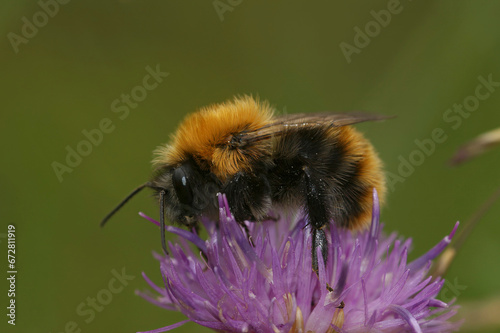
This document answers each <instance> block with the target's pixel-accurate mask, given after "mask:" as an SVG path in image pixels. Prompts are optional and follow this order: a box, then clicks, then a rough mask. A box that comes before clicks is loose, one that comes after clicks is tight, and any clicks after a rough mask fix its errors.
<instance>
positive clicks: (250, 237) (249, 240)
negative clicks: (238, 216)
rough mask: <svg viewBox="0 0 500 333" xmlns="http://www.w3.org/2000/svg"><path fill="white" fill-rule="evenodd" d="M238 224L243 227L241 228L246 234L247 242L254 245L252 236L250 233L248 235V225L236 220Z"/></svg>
mask: <svg viewBox="0 0 500 333" xmlns="http://www.w3.org/2000/svg"><path fill="white" fill-rule="evenodd" d="M238 224H239V225H241V226H242V227H243V230H245V234H246V235H247V238H248V242H249V243H250V244H251V245H252V246H253V247H255V244H254V242H253V238H252V235H250V230H249V229H248V226H247V225H246V224H245V222H243V221H238Z"/></svg>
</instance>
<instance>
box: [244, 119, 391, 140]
mask: <svg viewBox="0 0 500 333" xmlns="http://www.w3.org/2000/svg"><path fill="white" fill-rule="evenodd" d="M390 118H394V116H384V115H378V114H371V113H363V112H351V113H331V112H320V113H296V114H290V115H282V116H277V117H276V118H275V120H274V121H273V122H271V123H270V124H269V125H267V126H264V127H261V128H259V129H258V130H256V131H255V132H253V133H252V136H253V137H252V138H251V139H249V140H248V141H253V142H255V141H261V140H266V139H269V138H271V137H273V136H279V135H280V133H282V132H283V131H285V130H286V129H288V128H292V127H305V126H315V125H326V124H329V125H330V126H333V127H340V126H347V125H353V124H357V123H362V122H365V121H380V120H385V119H390Z"/></svg>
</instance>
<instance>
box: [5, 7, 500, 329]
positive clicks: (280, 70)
mask: <svg viewBox="0 0 500 333" xmlns="http://www.w3.org/2000/svg"><path fill="white" fill-rule="evenodd" d="M226 1H227V0H223V2H224V3H226ZM239 2H240V3H239ZM232 3H233V5H230V6H231V9H232V10H231V11H227V12H225V13H223V19H224V20H223V21H222V20H221V18H220V16H219V14H218V13H217V11H216V9H215V8H214V4H213V2H212V1H184V2H181V1H134V0H122V1H118V0H116V1H95V0H94V1H90V0H86V1H76V0H75V1H70V2H69V3H67V4H65V5H60V6H59V12H58V13H57V14H55V15H54V17H51V18H49V20H48V23H47V24H46V25H45V26H43V27H41V28H39V29H38V32H37V33H36V35H35V36H34V37H32V38H29V39H28V40H27V43H24V44H20V45H18V52H17V53H16V52H15V51H14V48H13V46H12V45H11V42H10V41H9V39H8V34H9V33H11V32H12V33H15V34H17V35H21V34H22V31H21V29H22V26H23V24H24V23H23V21H22V18H23V17H26V18H28V20H29V21H31V22H33V15H34V14H36V13H37V12H39V11H40V10H41V9H40V7H39V5H38V4H37V3H36V2H35V1H21V0H18V1H15V2H11V1H3V2H2V3H1V4H0V17H1V20H0V23H1V33H0V34H1V35H2V36H3V37H2V39H1V41H0V60H1V62H0V63H1V90H0V91H1V95H2V98H1V101H2V107H1V122H0V133H1V134H0V135H1V140H0V151H1V152H2V153H1V155H2V166H1V171H2V172H1V178H0V186H1V189H2V191H1V192H0V196H1V200H0V210H1V214H2V215H1V227H0V234H1V235H0V236H2V237H5V232H6V229H7V225H8V224H14V225H15V226H16V230H17V231H16V233H17V253H16V255H17V269H18V275H17V295H16V301H17V325H16V326H15V328H13V327H11V326H10V325H7V324H6V321H7V320H6V318H5V314H4V313H3V312H2V316H1V318H3V319H2V323H1V324H0V325H1V326H0V330H2V331H4V328H3V327H7V331H8V332H47V333H48V332H63V331H64V330H65V326H66V325H67V323H68V322H71V321H74V322H76V323H77V325H78V327H79V328H80V329H81V330H82V332H136V331H140V330H148V329H155V328H158V327H163V326H166V325H169V324H173V323H175V322H177V321H179V320H182V319H183V318H184V317H183V316H182V315H179V314H176V313H171V312H168V311H166V310H163V309H161V308H157V307H156V306H154V305H152V304H149V303H148V302H146V301H144V300H143V299H142V298H139V297H137V296H135V295H134V291H135V290H136V289H145V288H146V287H147V285H146V282H145V281H144V280H143V279H142V277H141V275H140V274H141V271H145V272H147V273H148V274H149V275H150V276H152V278H153V279H154V280H156V281H159V268H158V265H157V262H156V261H155V260H154V259H153V258H152V256H151V252H152V250H155V251H159V250H160V242H159V233H158V229H157V228H155V227H154V226H152V225H150V224H148V223H147V222H145V221H144V220H143V219H141V218H140V217H139V216H138V215H137V212H138V211H144V212H146V213H148V214H150V215H151V216H156V215H157V214H158V209H157V207H156V205H155V203H154V201H153V200H152V199H151V198H150V197H149V195H147V194H145V193H143V194H141V195H139V196H138V197H137V198H135V199H134V200H133V201H131V202H130V203H129V204H128V205H127V206H126V207H125V208H124V209H123V210H122V211H121V212H120V213H119V215H117V216H116V218H115V219H114V220H113V221H111V222H110V223H109V225H108V226H107V227H106V228H105V229H100V228H99V227H98V222H99V220H100V219H101V218H102V217H103V215H105V214H106V213H107V212H108V211H109V210H110V209H111V208H112V207H113V206H114V205H115V204H116V203H117V202H118V201H119V200H120V199H121V198H122V197H123V196H124V195H125V194H127V193H128V192H129V191H130V190H131V189H133V188H134V187H135V186H137V185H139V184H141V183H142V182H144V181H145V180H147V179H148V177H149V175H150V171H151V167H150V163H149V161H150V160H151V158H152V154H151V152H152V150H153V149H154V148H155V147H156V146H157V145H158V144H160V143H163V142H166V141H167V140H168V138H169V134H170V133H172V131H173V130H174V129H175V128H176V126H177V124H178V123H179V121H180V120H181V119H182V118H183V117H184V115H186V114H187V113H189V112H191V111H193V110H195V109H197V108H198V107H201V106H204V105H207V104H211V103H214V102H220V101H224V100H226V99H228V98H232V96H233V95H236V94H244V93H245V94H254V95H258V96H260V97H261V98H263V99H267V100H269V101H270V102H271V103H272V104H273V105H274V106H275V107H276V109H277V110H280V112H283V111H285V112H288V113H295V112H314V111H324V110H334V111H349V110H366V111H370V112H375V113H382V114H389V115H397V116H398V117H397V119H394V120H390V121H387V122H384V123H370V124H362V125H359V126H358V128H359V129H361V130H362V131H363V132H364V133H366V135H367V136H368V137H369V138H370V139H371V140H372V141H373V143H374V145H375V146H376V148H377V150H378V151H379V152H380V155H381V157H382V159H383V160H384V162H385V164H386V169H387V170H388V171H389V172H393V173H397V172H398V171H397V170H398V166H399V163H400V160H399V158H400V156H402V157H403V158H405V159H408V157H409V155H410V154H411V153H412V152H414V151H415V150H416V149H417V146H416V144H415V140H424V139H427V138H430V137H431V133H432V131H433V130H434V129H435V128H442V129H443V130H444V132H445V133H446V135H447V140H446V141H445V142H444V143H441V144H437V145H436V148H435V152H434V153H433V154H430V156H426V158H425V161H424V162H423V163H422V164H421V165H420V166H417V167H415V170H414V172H413V173H412V174H411V175H410V176H408V177H407V178H405V181H404V182H402V183H397V184H395V189H394V191H393V192H392V193H390V194H389V197H388V204H387V205H386V207H385V208H384V210H383V213H382V220H383V221H384V222H385V224H386V227H385V228H386V230H387V231H393V230H397V231H398V232H399V233H401V234H402V235H404V236H405V237H412V238H413V239H414V248H413V251H412V257H415V256H417V255H419V254H421V253H423V252H424V251H426V250H427V249H429V248H430V247H431V246H433V245H434V244H435V243H436V242H438V241H439V240H440V239H441V238H442V237H443V236H444V235H445V234H447V233H448V232H449V231H450V229H451V228H452V226H453V224H454V223H455V221H457V220H460V221H465V220H467V218H468V217H469V216H471V214H472V213H473V212H474V211H475V210H476V209H477V208H478V207H479V206H480V205H481V203H482V202H483V201H485V200H486V199H487V198H488V196H490V194H491V193H492V192H493V191H494V190H495V188H496V187H498V186H499V185H500V181H499V167H498V165H499V164H498V161H499V160H498V156H499V153H500V151H499V150H494V151H491V152H489V153H488V154H486V155H484V156H481V157H479V158H477V159H475V160H473V161H471V162H470V163H467V164H465V165H463V166H461V167H459V168H449V167H448V166H447V165H446V161H447V160H448V159H449V158H450V157H451V156H452V155H453V152H454V151H455V150H456V149H457V147H459V146H460V145H461V144H462V143H464V142H466V141H467V140H469V139H471V138H473V137H475V136H476V135H478V134H480V133H482V132H484V131H487V130H491V129H493V128H495V127H498V126H499V125H500V112H499V109H498V107H499V105H500V91H495V92H494V93H492V94H491V96H490V97H489V98H487V99H486V100H484V101H481V102H480V105H479V108H478V109H477V110H476V111H474V112H472V113H471V114H470V117H468V118H467V119H464V120H463V123H462V124H461V126H460V127H459V128H457V129H455V130H454V129H452V128H451V126H450V125H451V124H450V123H446V122H445V121H444V120H443V114H444V113H445V111H446V110H447V109H448V108H450V107H452V106H453V104H454V103H462V102H463V100H464V99H465V98H466V97H467V96H470V95H473V94H474V91H475V88H476V86H477V84H478V79H477V78H478V76H483V77H487V76H488V75H489V74H492V77H493V80H495V81H500V62H499V58H500V54H499V52H500V43H499V42H500V35H499V34H500V21H499V20H498V13H499V12H500V4H499V3H498V2H494V1H438V2H432V1H413V2H409V1H402V2H401V4H400V7H401V8H402V11H401V12H400V13H399V14H397V15H392V17H391V22H390V23H389V24H388V25H387V26H386V27H383V28H381V31H380V32H379V33H378V34H377V35H376V36H374V37H373V38H370V39H371V40H370V43H369V45H367V46H366V47H364V48H362V49H360V52H359V53H355V54H352V57H351V60H352V61H351V62H350V63H348V62H347V61H346V58H345V56H344V54H343V53H342V51H341V48H340V44H341V43H342V42H345V43H349V44H353V43H354V41H353V39H354V37H355V31H354V28H355V27H360V28H361V29H364V27H365V24H367V23H368V22H370V21H372V20H373V16H372V14H371V13H370V11H372V10H374V11H377V12H378V11H380V10H382V9H386V8H387V5H388V2H387V1H370V2H369V3H368V2H366V3H363V2H349V3H347V2H342V3H340V2H339V3H334V2H326V1H323V2H314V3H313V2H305V1H301V2H298V1H294V2H286V1H273V2H271V1H249V0H245V1H234V0H233V1H232ZM11 36H12V35H11ZM157 64H159V66H160V69H161V70H162V71H164V72H169V73H170V75H169V76H168V77H167V78H165V79H164V81H163V82H162V83H161V84H160V85H158V87H157V88H156V89H154V90H152V91H150V92H148V95H147V97H146V98H145V99H144V101H142V102H140V103H138V106H137V107H136V108H135V109H131V111H130V114H129V116H128V117H127V118H125V119H123V120H120V119H119V117H118V116H119V114H117V113H113V112H112V110H111V103H112V102H113V101H114V100H115V99H117V98H120V96H121V94H123V93H126V94H130V91H131V90H132V89H133V88H134V87H136V86H137V85H141V84H142V79H143V77H144V76H145V75H146V74H147V72H146V70H145V68H146V66H151V67H153V68H154V67H156V65H157ZM103 118H109V119H111V120H112V122H113V125H114V126H115V127H114V130H113V132H112V133H109V134H105V135H104V137H103V140H102V142H101V143H100V144H99V145H97V146H95V147H93V150H92V152H91V153H90V154H89V155H88V156H86V157H83V160H82V162H81V163H80V164H79V165H78V166H76V167H75V168H73V171H72V172H71V173H65V174H64V175H63V176H62V177H63V180H62V182H60V181H59V180H58V178H57V176H56V174H55V172H54V170H53V168H52V163H53V162H54V161H57V162H60V163H65V158H66V150H65V149H66V146H70V147H72V148H76V146H77V144H78V143H79V142H80V141H82V140H84V139H85V137H84V136H83V134H82V130H92V129H94V128H97V127H98V126H99V122H100V121H101V119H103ZM498 216H500V204H496V205H495V206H494V207H493V209H491V210H490V211H489V212H488V214H487V215H486V216H485V217H484V218H483V219H482V221H481V223H480V224H479V226H478V227H477V229H476V230H475V231H474V233H473V234H472V235H471V236H470V237H469V239H468V242H467V243H466V244H465V246H464V248H463V249H462V250H461V251H460V253H459V255H458V257H457V258H456V261H455V262H454V264H453V266H452V269H451V270H450V272H449V275H448V277H449V278H450V279H451V280H454V279H457V281H458V284H459V285H460V286H462V287H466V289H465V290H461V291H460V295H459V297H458V303H468V302H471V301H484V300H488V299H490V298H491V297H495V296H496V297H498V296H499V295H500V287H499V284H498V278H499V276H500V265H499V259H498V255H499V254H500V241H499V239H498V235H499V234H500V224H499V223H498ZM0 241H1V248H2V253H6V246H5V238H0ZM5 257H6V254H2V255H0V258H2V259H1V261H2V264H1V265H0V267H1V268H2V271H3V270H4V267H6V266H5V264H6V260H5ZM122 268H125V271H126V273H127V274H128V275H130V276H134V277H135V278H134V279H133V280H132V281H130V282H129V284H128V285H127V286H126V287H125V288H124V289H123V291H122V292H120V293H118V294H115V295H113V299H112V301H111V302H110V303H109V304H108V305H106V306H104V308H103V309H102V311H101V312H97V313H96V315H95V319H94V320H92V321H91V322H90V323H86V322H85V319H87V318H88V316H79V315H78V314H77V313H76V308H77V307H78V305H79V304H80V303H81V302H85V301H86V299H87V297H96V294H97V293H98V292H99V291H100V290H102V289H105V288H107V286H108V282H109V281H110V280H111V278H112V277H113V275H112V270H113V269H116V270H117V271H121V270H122ZM5 274H6V273H5ZM2 275H3V274H2ZM4 281H5V280H4ZM1 288H2V290H1V291H0V292H1V293H2V295H4V296H3V298H2V299H3V301H2V302H4V303H3V305H1V308H2V309H5V308H4V306H6V304H7V303H6V302H7V297H6V290H7V284H6V283H5V282H4V283H2V284H1ZM86 309H88V307H86ZM3 311H5V310H3ZM176 331H177V332H183V331H202V329H200V328H198V327H197V326H196V325H194V324H187V325H185V326H183V327H182V328H179V329H177V330H176ZM203 331H205V330H203ZM207 331H208V330H207ZM464 331H465V330H464ZM482 331H483V332H485V331H487V330H486V329H482ZM490 331H491V332H494V331H495V329H494V328H491V330H490ZM488 332H489V331H488Z"/></svg>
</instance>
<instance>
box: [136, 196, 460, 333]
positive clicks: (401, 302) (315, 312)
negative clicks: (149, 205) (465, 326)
mask: <svg viewBox="0 0 500 333" xmlns="http://www.w3.org/2000/svg"><path fill="white" fill-rule="evenodd" d="M219 204H220V207H221V208H220V223H219V228H218V229H217V228H216V227H215V224H214V223H213V222H211V221H208V220H203V224H204V225H205V227H206V229H207V231H208V240H206V241H204V240H202V239H201V238H199V237H198V236H196V235H195V234H193V233H190V232H188V231H185V230H182V229H179V228H175V227H172V226H168V227H167V230H168V231H169V232H172V233H175V234H177V235H179V236H180V237H179V239H178V242H177V243H174V244H172V243H169V251H170V255H169V256H163V255H158V254H156V255H155V256H156V258H157V259H158V260H159V261H160V265H161V272H162V274H163V281H164V285H163V286H161V287H160V286H157V285H155V284H154V283H153V282H151V280H150V279H149V278H148V277H147V276H146V275H144V278H145V279H146V281H147V282H148V283H149V284H150V285H151V287H152V288H153V289H155V290H156V292H158V294H159V295H158V296H153V295H152V294H151V293H149V292H139V294H140V295H141V296H142V297H144V298H145V299H147V300H148V301H150V302H151V303H153V304H156V305H158V306H161V307H164V308H165V309H168V310H175V311H181V312H182V313H183V314H185V315H186V316H187V317H188V318H189V319H188V320H186V321H184V322H181V323H178V324H175V325H171V326H167V327H164V328H160V329H157V330H153V331H149V332H150V333H153V332H154V333H156V332H164V331H168V330H170V329H173V328H175V327H178V326H180V325H182V324H183V323H185V322H188V321H193V322H195V323H198V324H200V325H202V326H206V327H209V328H212V329H214V330H216V331H219V332H273V333H274V332H309V331H310V332H318V333H319V332H331V333H333V332H342V333H347V332H451V331H455V330H457V329H458V328H459V326H460V323H456V322H455V323H454V322H450V321H449V319H450V318H451V317H452V316H453V315H454V314H455V313H456V306H452V305H451V304H446V303H444V302H442V301H440V300H438V299H436V297H437V295H438V293H439V291H440V289H441V287H442V286H443V283H444V280H443V279H442V278H440V277H431V276H429V275H428V272H429V268H430V265H431V261H432V260H433V259H434V258H436V256H438V255H439V254H440V253H441V251H442V250H443V249H444V248H445V247H446V245H447V244H449V242H450V241H451V238H452V237H453V235H454V233H455V230H456V229H457V227H458V223H457V224H456V225H455V227H454V228H453V231H452V232H451V233H450V235H449V236H446V237H445V238H444V239H443V240H442V241H441V242H439V243H438V244H437V245H436V246H435V247H434V248H432V249H431V250H430V251H429V252H427V253H426V254H424V255H423V256H421V257H420V258H418V259H416V260H414V261H412V262H410V263H407V254H408V250H409V248H410V246H411V239H407V240H404V239H399V238H398V237H397V235H396V234H395V233H392V234H390V235H388V236H387V235H384V234H383V233H381V229H382V226H381V225H380V223H379V206H378V198H377V194H376V192H374V207H373V218H372V223H371V227H370V229H369V230H366V231H363V232H358V233H353V232H351V231H347V230H342V229H338V228H336V227H335V225H334V224H333V223H332V224H331V225H330V232H329V237H330V239H329V242H330V246H329V255H328V261H327V264H326V266H324V265H320V269H319V274H318V275H319V276H318V275H316V273H314V272H313V270H312V268H311V251H310V248H311V235H310V230H309V229H310V227H309V226H307V225H306V220H305V219H304V218H303V217H302V218H298V219H297V220H296V221H292V220H291V219H284V218H282V219H280V220H279V221H277V222H275V221H264V222H262V223H247V226H248V228H249V229H250V233H251V236H252V238H253V242H254V245H255V246H252V245H251V244H250V243H249V241H248V239H247V236H246V234H245V232H244V231H243V229H242V228H241V227H240V226H239V225H238V224H237V223H236V221H235V220H234V218H233V217H232V216H231V214H230V212H229V208H228V204H227V200H226V198H225V197H224V196H222V195H221V196H219ZM143 216H144V215H143ZM146 218H147V219H149V220H150V221H152V222H154V223H156V224H158V222H156V221H154V220H153V219H151V218H149V217H146ZM189 243H192V244H194V245H195V246H194V247H193V246H192V245H190V244H189ZM195 247H197V248H198V249H199V250H200V251H201V252H202V253H203V255H202V256H200V255H199V254H197V253H196V252H197V251H194V250H193V249H194V248H195ZM318 256H319V257H320V260H319V262H320V263H322V262H323V260H322V258H321V252H320V251H318ZM327 284H328V285H329V286H331V287H332V288H333V291H331V292H329V291H328V289H327V288H326V285H327Z"/></svg>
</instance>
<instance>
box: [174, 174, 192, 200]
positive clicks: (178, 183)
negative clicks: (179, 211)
mask: <svg viewBox="0 0 500 333" xmlns="http://www.w3.org/2000/svg"><path fill="white" fill-rule="evenodd" d="M189 178H190V175H189V174H188V173H187V172H186V170H184V168H183V167H179V168H177V169H175V170H174V172H173V174H172V184H173V185H174V189H175V193H176V194H177V198H178V199H179V201H180V202H181V203H182V204H185V205H191V204H192V203H193V189H192V188H191V183H190V179H189Z"/></svg>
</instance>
